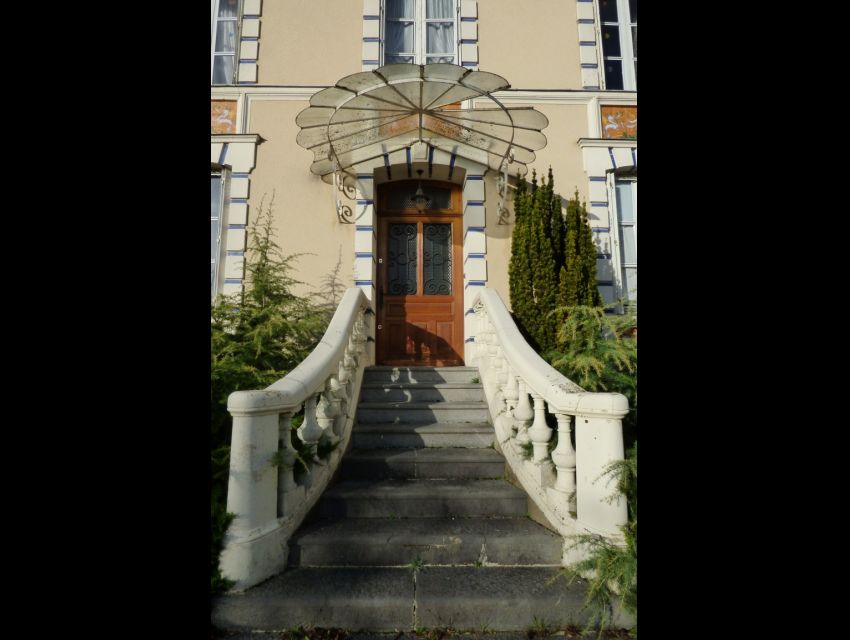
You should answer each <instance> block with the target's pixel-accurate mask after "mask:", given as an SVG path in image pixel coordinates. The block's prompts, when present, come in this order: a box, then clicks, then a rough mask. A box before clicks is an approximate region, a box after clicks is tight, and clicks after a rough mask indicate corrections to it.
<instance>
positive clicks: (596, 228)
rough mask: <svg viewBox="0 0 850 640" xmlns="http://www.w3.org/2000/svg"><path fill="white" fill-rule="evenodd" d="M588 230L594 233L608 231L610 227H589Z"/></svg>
mask: <svg viewBox="0 0 850 640" xmlns="http://www.w3.org/2000/svg"><path fill="white" fill-rule="evenodd" d="M590 230H591V231H593V232H594V233H608V232H609V231H610V230H611V228H610V227H590Z"/></svg>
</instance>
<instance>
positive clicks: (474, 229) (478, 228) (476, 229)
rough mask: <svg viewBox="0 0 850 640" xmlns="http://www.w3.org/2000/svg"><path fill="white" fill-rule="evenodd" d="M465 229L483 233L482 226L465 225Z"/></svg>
mask: <svg viewBox="0 0 850 640" xmlns="http://www.w3.org/2000/svg"><path fill="white" fill-rule="evenodd" d="M466 231H467V232H469V231H480V232H481V233H484V227H467V228H466Z"/></svg>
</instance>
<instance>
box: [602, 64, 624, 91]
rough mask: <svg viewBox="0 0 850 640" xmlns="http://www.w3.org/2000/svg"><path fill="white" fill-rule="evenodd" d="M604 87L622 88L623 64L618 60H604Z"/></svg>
mask: <svg viewBox="0 0 850 640" xmlns="http://www.w3.org/2000/svg"><path fill="white" fill-rule="evenodd" d="M605 88H606V89H622V88H623V65H622V63H621V62H620V61H619V60H606V61H605Z"/></svg>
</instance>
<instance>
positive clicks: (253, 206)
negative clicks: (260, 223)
mask: <svg viewBox="0 0 850 640" xmlns="http://www.w3.org/2000/svg"><path fill="white" fill-rule="evenodd" d="M307 106H308V103H307V102H306V101H303V102H302V101H293V100H277V101H271V100H270V101H256V102H254V103H253V110H252V113H251V120H250V126H251V131H252V132H255V133H258V134H260V136H262V138H263V139H264V140H265V142H263V143H262V144H260V145H259V147H258V148H257V168H256V169H255V170H254V172H253V174H252V179H251V196H250V199H249V211H250V215H251V219H252V220H253V219H254V218H255V216H256V212H257V207H258V206H259V203H260V199H261V198H262V196H263V195H264V194H266V202H268V200H269V198H270V197H271V194H272V191H273V190H274V191H275V207H274V209H275V221H276V225H275V226H276V230H277V234H278V235H277V241H278V244H279V245H280V246H281V248H282V249H283V251H284V253H286V254H292V253H305V254H313V255H304V256H302V257H300V258H299V259H298V261H297V263H296V267H297V272H295V273H294V274H293V275H294V277H295V278H296V279H298V280H302V281H304V282H305V284H306V288H310V287H312V288H314V289H316V288H319V286H320V284H321V281H322V278H323V277H324V276H326V275H327V274H328V273H329V272H330V271H331V270H332V269H333V268H334V266H335V265H336V263H337V258H338V257H339V250H340V247H342V268H341V271H340V275H339V278H340V280H341V281H342V283H343V285H344V286H346V287H350V286H352V284H353V263H354V255H353V251H354V225H351V224H341V223H340V222H339V221H338V220H337V217H336V212H335V210H334V200H333V187H332V186H331V185H328V184H325V183H324V182H322V181H321V179H320V178H319V177H318V176H315V175H313V174H312V173H310V163H311V162H312V160H313V155H312V153H310V152H309V151H307V150H305V149H302V148H301V147H299V146H298V145H297V144H296V142H295V137H296V136H297V135H298V131H299V128H298V126H297V125H296V124H295V116H296V115H297V114H298V112H299V111H301V110H302V109H304V108H305V107H307ZM343 200H344V202H346V203H347V204H353V202H352V201H349V200H347V199H345V197H344V196H343ZM304 289H305V287H301V288H299V289H298V291H299V292H302V291H304Z"/></svg>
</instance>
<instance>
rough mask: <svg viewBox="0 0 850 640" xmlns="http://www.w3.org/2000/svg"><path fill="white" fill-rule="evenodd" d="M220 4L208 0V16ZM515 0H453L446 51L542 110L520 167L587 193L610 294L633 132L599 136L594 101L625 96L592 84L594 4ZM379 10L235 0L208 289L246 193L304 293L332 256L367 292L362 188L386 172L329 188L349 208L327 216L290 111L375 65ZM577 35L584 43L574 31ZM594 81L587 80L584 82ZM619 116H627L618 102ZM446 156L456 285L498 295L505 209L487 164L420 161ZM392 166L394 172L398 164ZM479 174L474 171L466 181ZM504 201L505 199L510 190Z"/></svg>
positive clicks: (371, 239) (618, 273) (226, 280)
mask: <svg viewBox="0 0 850 640" xmlns="http://www.w3.org/2000/svg"><path fill="white" fill-rule="evenodd" d="M224 1H226V0H211V2H212V13H213V16H216V15H217V13H216V12H217V10H218V7H219V2H224ZM528 4H529V3H519V2H516V1H515V0H480V1H479V2H477V3H476V2H470V1H469V0H458V2H457V3H456V9H457V14H456V22H455V25H454V34H455V42H456V45H457V48H456V49H455V54H454V55H455V59H454V60H455V63H457V62H461V63H463V65H464V66H467V67H469V68H473V69H480V70H482V71H489V72H491V73H495V74H498V75H500V76H502V77H504V78H505V79H507V81H508V82H510V83H511V89H509V90H505V91H500V92H498V93H497V94H496V95H495V97H496V98H497V99H499V100H500V101H502V102H503V103H504V104H505V105H506V106H519V105H524V106H531V107H534V108H535V109H536V110H538V111H540V112H541V113H543V114H544V115H545V116H546V117H547V118H548V120H549V125H548V127H546V128H545V129H544V130H543V134H544V135H545V136H546V138H547V140H548V143H547V145H546V147H545V148H543V149H542V150H540V151H538V152H537V153H536V160H535V161H534V162H533V163H532V164H531V165H529V176H528V177H529V178H530V173H531V169H535V170H536V171H537V173H538V175H541V174H542V175H545V174H546V172H547V171H548V168H549V167H550V166H551V167H552V169H553V171H554V174H555V181H556V188H557V190H558V191H559V192H560V193H561V195H562V196H564V197H569V196H571V195H572V194H573V192H574V191H576V190H577V191H578V193H579V195H580V197H581V198H582V199H584V200H586V201H587V204H588V212H589V220H590V224H591V226H592V227H593V228H594V237H595V238H596V240H597V243H598V247H599V258H598V266H599V269H598V273H599V286H600V291H601V292H602V293H603V296H604V297H605V298H606V299H608V300H613V299H615V298H617V297H620V296H622V295H623V291H624V288H625V283H624V282H623V275H622V274H623V273H624V271H623V269H624V266H623V265H624V264H626V263H625V262H624V258H623V255H619V254H618V252H619V253H622V252H623V249H622V247H621V246H620V245H621V240H622V239H621V238H620V236H619V235H618V222H617V216H616V207H615V200H614V198H615V192H616V190H617V186H616V185H617V180H618V179H619V178H618V176H620V175H621V174H623V173H627V174H629V175H630V176H631V178H632V179H636V167H637V141H636V139H635V137H631V138H621V139H608V138H605V135H606V133H607V134H608V135H611V134H612V131H613V132H614V133H616V130H614V129H606V128H605V126H606V123H604V122H603V121H602V115H601V108H602V107H603V106H606V105H615V106H618V107H622V108H623V109H625V108H627V107H634V106H635V105H636V104H637V93H636V91H626V90H617V91H611V90H605V89H604V88H600V87H604V83H605V80H604V74H603V73H602V66H603V63H604V60H603V51H602V48H601V47H599V46H596V43H598V42H600V41H601V38H600V31H599V11H598V6H597V2H596V0H594V1H593V2H576V1H575V0H536V1H535V2H534V3H533V5H534V7H533V10H530V9H529V8H528V6H527V5H528ZM385 9H386V7H385V0H276V1H274V2H269V1H266V2H260V1H259V0H242V2H241V6H240V12H239V21H238V22H239V31H238V41H237V52H236V54H235V56H234V57H235V59H236V60H238V64H236V65H235V72H234V78H233V81H232V82H231V83H229V84H215V85H213V86H212V88H211V97H212V99H213V100H214V101H222V100H229V101H233V113H234V114H235V116H234V117H232V118H230V117H226V115H222V116H219V123H218V124H217V125H216V127H218V128H217V129H216V130H217V131H221V130H222V127H225V128H226V127H228V126H230V125H228V124H227V123H226V122H224V123H223V121H226V120H233V123H232V128H231V129H230V130H229V131H227V132H226V133H215V134H213V135H212V136H211V140H212V142H211V149H212V150H211V164H212V166H213V169H214V171H216V172H219V173H217V174H216V175H221V180H223V181H224V189H223V194H224V195H223V197H222V201H221V208H222V210H221V215H220V216H219V219H220V223H219V234H220V237H219V244H218V260H219V263H218V265H219V266H218V272H217V273H218V275H217V278H218V281H217V283H216V285H215V287H214V288H215V289H216V290H217V291H218V292H224V293H227V292H231V291H234V290H238V289H239V287H241V286H242V280H243V274H242V271H241V270H242V266H241V260H242V258H243V257H244V256H243V255H242V254H243V253H244V251H245V248H246V247H245V238H246V231H247V229H246V224H245V219H246V218H248V219H249V220H253V219H254V218H255V217H256V214H257V211H258V209H259V207H260V203H261V202H265V203H268V202H269V201H270V199H271V197H272V194H274V214H275V220H276V229H277V239H278V241H279V244H280V245H281V247H282V248H283V250H284V252H286V253H301V254H303V255H302V256H301V257H300V258H299V260H298V262H297V268H298V271H297V273H295V274H294V275H295V277H296V278H297V279H299V280H301V281H303V282H304V283H305V284H304V288H303V290H304V291H305V292H306V291H316V290H318V289H319V288H320V286H321V283H322V281H323V278H324V277H325V276H327V275H328V274H329V273H330V272H331V271H333V270H334V268H335V267H336V265H337V262H338V260H341V271H340V278H341V281H342V284H343V285H345V286H351V285H353V284H356V285H358V286H361V287H362V288H363V289H364V291H365V293H366V294H367V297H368V298H369V299H373V298H374V296H375V289H374V272H375V268H374V267H375V255H376V252H375V250H374V247H375V240H376V239H375V225H374V224H373V223H374V222H375V220H374V215H375V211H374V202H373V200H374V198H373V195H374V189H373V184H374V182H375V180H376V179H379V180H385V179H386V177H385V176H384V175H383V173H382V172H383V171H384V169H383V162H382V163H380V164H379V165H378V166H377V168H374V169H372V174H371V175H370V176H367V177H364V179H363V180H361V181H360V182H359V183H358V192H357V194H356V197H355V198H353V199H349V198H347V197H346V196H345V195H342V202H343V204H345V205H347V206H350V207H351V208H352V210H353V216H352V219H351V220H344V221H341V220H340V219H339V218H338V216H337V212H336V196H337V195H338V194H336V193H335V191H334V188H333V186H331V185H329V184H327V183H326V182H324V181H322V179H321V178H320V177H319V176H317V175H314V174H312V173H311V172H310V165H311V163H312V162H313V155H312V153H310V152H309V151H308V150H306V149H304V148H302V147H300V146H299V145H298V144H297V143H296V136H297V135H298V133H299V130H300V127H299V126H298V125H297V124H296V116H297V115H298V113H299V112H301V111H302V110H303V109H305V108H306V107H307V106H308V105H309V100H310V97H311V96H312V95H313V94H314V93H316V92H317V91H319V90H321V89H323V88H326V87H329V86H333V85H334V84H335V83H336V82H337V81H339V80H340V79H341V78H343V77H345V76H347V75H350V74H353V73H357V72H360V71H361V70H369V69H375V68H377V67H379V66H380V64H382V63H383V57H384V55H385V54H386V46H387V41H386V29H385V15H386V14H385ZM214 20H215V17H214ZM214 26H215V25H214ZM589 34H591V35H593V40H588V39H587V38H589V37H590V35H589ZM215 37H216V35H215V32H213V39H215ZM214 55H215V54H214ZM375 56H377V59H376V58H375ZM588 60H595V62H588ZM594 79H595V80H594ZM594 81H595V82H596V83H597V85H598V86H594V85H593V84H588V83H593V82H594ZM228 108H229V107H228V105H226V104H225V105H224V107H222V108H221V110H220V112H221V113H224V114H229V113H230V111H228V110H227V109H228ZM624 113H626V116H628V117H631V116H632V112H631V111H626V112H624ZM634 114H635V115H634V119H635V122H636V111H635V112H634ZM634 129H635V130H636V124H635V125H634ZM403 155H404V154H403V153H400V154H395V155H393V154H390V157H389V160H388V162H389V163H390V164H392V165H394V166H403V163H404V159H403ZM452 163H454V164H455V165H456V166H457V167H458V170H457V173H458V175H461V174H462V175H463V189H464V203H465V207H466V208H465V214H464V215H465V222H464V224H465V227H464V228H465V230H466V239H465V243H466V244H468V247H467V250H465V253H464V256H465V259H466V264H465V268H464V273H465V279H464V282H465V288H471V287H475V286H481V285H482V284H484V283H486V286H489V287H493V288H495V289H496V290H497V291H498V292H499V293H500V294H501V296H502V297H503V299H504V300H505V302H506V303H508V304H509V299H510V298H509V295H508V276H507V272H508V261H509V258H510V236H511V231H512V229H513V225H512V224H511V221H512V216H511V217H509V219H508V224H499V215H498V209H497V203H498V200H499V198H498V195H497V177H498V176H497V174H496V172H495V171H493V170H492V169H489V170H488V169H487V168H486V167H482V166H476V165H475V164H474V163H470V162H466V163H465V162H463V161H461V160H458V159H452V158H450V157H449V155H448V154H445V153H438V154H435V158H434V160H433V164H434V165H436V166H439V167H443V168H444V170H447V169H448V167H449V166H450V165H451V164H452ZM423 166H424V165H423ZM379 174H380V175H379ZM426 175H427V174H426ZM434 175H435V174H434ZM394 176H395V177H396V178H397V179H402V178H403V179H407V174H406V173H404V171H403V170H398V171H396V172H395V173H394ZM479 176H483V179H482V180H477V178H478V177H479ZM454 179H457V176H454ZM511 183H512V184H513V183H514V180H513V179H511ZM635 189H636V187H635ZM509 191H510V190H509ZM469 203H472V204H469ZM507 207H508V209H509V210H510V209H511V199H510V195H509V196H508V199H507ZM481 208H483V210H484V211H485V212H486V214H485V215H484V216H483V217H482V216H480V213H479V210H480V209H481ZM479 218H481V219H479ZM214 233H215V231H214ZM630 233H631V231H630ZM475 234H480V235H481V237H480V238H479V237H478V236H476V235H475ZM634 234H635V235H636V225H635V231H634ZM465 246H466V245H465ZM469 247H474V248H475V250H474V251H473V250H471V249H469ZM212 250H213V252H214V251H215V249H212ZM469 254H472V256H473V257H472V258H469ZM480 254H482V255H480ZM632 257H634V256H632ZM630 259H631V258H630ZM213 262H215V256H213ZM472 263H474V264H472ZM370 264H371V266H370ZM635 273H636V271H635ZM214 277H215V276H214ZM635 277H636V275H635ZM467 297H468V296H467Z"/></svg>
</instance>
